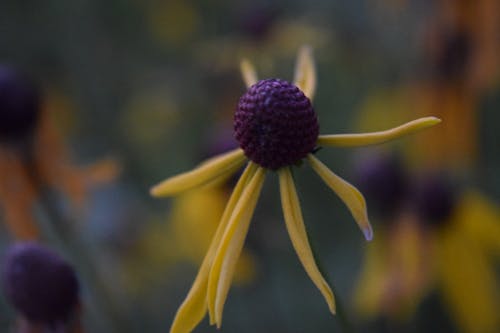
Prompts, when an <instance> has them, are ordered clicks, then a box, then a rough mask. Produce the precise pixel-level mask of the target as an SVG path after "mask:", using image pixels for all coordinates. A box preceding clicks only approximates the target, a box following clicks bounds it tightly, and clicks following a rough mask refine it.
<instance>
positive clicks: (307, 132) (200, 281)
mask: <svg viewBox="0 0 500 333" xmlns="http://www.w3.org/2000/svg"><path fill="white" fill-rule="evenodd" d="M241 70H242V74H243V78H244V81H245V83H246V85H247V87H248V90H247V92H246V93H245V94H244V95H243V96H242V97H241V98H240V101H239V104H238V108H237V110H236V113H235V118H234V127H235V137H236V139H237V140H238V141H239V143H240V148H238V149H235V150H233V151H230V152H228V153H225V154H222V155H219V156H217V157H214V158H211V159H209V160H207V161H205V162H204V163H202V164H201V165H200V166H198V167H197V168H196V169H194V170H192V171H189V172H186V173H183V174H180V175H177V176H174V177H172V178H169V179H167V180H165V181H163V182H161V183H160V184H158V185H156V186H154V187H153V188H152V189H151V194H152V195H154V196H172V195H176V194H178V193H181V192H184V191H186V190H189V189H192V188H195V187H198V186H201V185H205V184H208V183H211V182H214V181H218V180H219V179H220V178H223V177H228V176H230V175H232V174H234V173H235V172H236V171H237V170H239V169H240V168H241V167H242V166H243V165H244V164H245V163H246V162H247V161H248V163H247V166H246V168H245V170H244V172H243V174H242V176H241V177H240V179H239V181H238V183H237V184H236V187H235V189H234V191H233V193H232V195H231V197H230V198H229V201H228V203H227V205H226V209H225V211H224V214H223V216H222V218H221V221H220V223H219V226H218V228H217V231H216V232H215V235H214V237H213V239H212V242H211V244H210V247H209V249H208V252H207V254H206V256H205V259H204V260H203V263H202V265H201V267H200V270H199V272H198V275H197V277H196V279H195V281H194V284H193V286H192V287H191V290H190V292H189V294H188V296H187V298H186V299H185V301H184V303H183V304H182V305H181V307H180V308H179V310H178V312H177V315H176V317H175V319H174V322H173V324H172V327H171V332H173V333H175V332H190V331H192V330H193V329H194V328H195V327H196V325H197V324H198V323H199V322H200V321H201V320H202V319H203V317H204V316H205V314H206V313H207V311H208V313H209V316H210V323H211V324H216V325H217V327H220V325H221V322H222V312H223V308H224V303H225V301H226V298H227V294H228V292H229V288H230V285H231V281H232V277H233V274H234V270H235V267H236V262H237V260H238V257H239V255H240V252H241V249H242V247H243V243H244V240H245V237H246V234H247V231H248V228H249V225H250V220H251V218H252V215H253V212H254V209H255V206H256V204H257V200H258V198H259V194H260V191H261V189H262V185H263V183H264V179H265V175H266V172H267V170H268V169H270V170H275V171H277V173H278V176H279V183H280V193H281V202H282V208H283V214H284V217H285V224H286V227H287V230H288V233H289V235H290V239H291V241H292V244H293V246H294V248H295V250H296V252H297V255H298V257H299V259H300V261H301V262H302V264H303V266H304V268H305V270H306V272H307V274H308V275H309V277H310V278H311V280H312V281H313V283H314V284H315V285H316V287H317V288H318V289H319V290H320V292H321V293H322V294H323V297H324V298H325V301H326V303H327V304H328V307H329V309H330V311H331V312H332V313H335V301H334V296H333V292H332V290H331V288H330V286H329V285H328V283H327V282H326V281H325V279H324V277H323V276H322V274H321V272H320V270H319V269H318V267H317V265H316V262H315V260H314V257H313V253H312V250H311V247H310V245H309V241H308V239H307V232H306V228H305V225H304V222H303V219H302V213H301V209H300V205H299V199H298V196H297V192H296V189H295V185H294V181H293V178H292V170H291V168H292V166H293V165H296V164H297V163H299V162H300V161H302V160H303V159H306V160H307V161H308V162H309V164H310V165H311V167H312V168H313V170H315V171H316V173H317V174H318V175H319V176H320V177H321V178H322V179H323V180H324V181H325V183H326V184H327V185H328V186H329V187H330V188H331V189H332V190H333V191H334V192H336V193H337V195H338V196H339V197H340V198H341V199H342V200H343V201H344V203H345V204H346V206H347V207H348V209H349V210H350V212H351V214H352V215H353V217H354V219H355V220H356V222H357V223H358V225H359V227H360V228H361V230H362V231H363V233H364V235H365V237H366V239H368V240H370V239H371V238H372V236H373V235H372V229H371V226H370V223H369V221H368V216H367V212H366V204H365V200H364V198H363V195H362V194H361V193H360V192H359V191H358V190H357V189H356V188H355V187H353V186H352V185H350V184H349V183H347V182H346V181H345V180H343V179H342V178H340V177H339V176H337V175H336V174H334V173H333V172H332V171H330V170H329V169H328V168H327V167H326V166H325V165H324V164H323V163H322V162H320V160H318V159H317V158H316V157H315V156H314V152H315V148H316V147H317V146H318V145H320V146H336V147H353V146H364V145H371V144H378V143H382V142H385V141H388V140H392V139H395V138H397V137H400V136H402V135H405V134H409V133H413V132H415V131H418V130H421V129H424V128H427V127H430V126H433V125H435V124H437V123H439V122H440V120H439V119H437V118H434V117H426V118H421V119H417V120H414V121H412V122H409V123H407V124H404V125H401V126H399V127H396V128H393V129H390V130H387V131H382V132H373V133H364V134H339V135H319V125H318V122H317V117H316V114H315V112H314V110H313V108H312V105H311V99H312V98H313V95H314V91H315V87H316V73H315V68H314V61H313V59H312V52H311V50H310V48H308V47H303V48H301V49H300V51H299V54H298V59H297V64H296V69H295V78H294V81H293V82H294V83H293V84H291V83H289V82H286V81H284V80H280V79H267V80H261V81H258V80H257V75H256V72H255V70H254V68H253V66H252V65H251V64H250V62H248V61H247V60H243V61H242V63H241Z"/></svg>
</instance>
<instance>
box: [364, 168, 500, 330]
mask: <svg viewBox="0 0 500 333" xmlns="http://www.w3.org/2000/svg"><path fill="white" fill-rule="evenodd" d="M377 163H379V167H376V166H372V167H371V169H372V170H371V176H372V177H374V176H382V175H385V180H386V181H387V182H390V181H391V177H394V175H396V173H395V172H394V170H395V168H393V167H392V168H391V167H388V164H387V163H385V162H383V163H380V162H377ZM375 169H377V171H374V170H375ZM390 169H392V170H390ZM388 173H391V174H392V176H391V177H389V176H388ZM396 177H397V176H396ZM412 178H414V177H412ZM394 179H395V178H392V180H394ZM372 182H373V184H370V183H372ZM378 183H379V181H378V180H376V179H372V180H369V181H368V182H367V181H365V182H364V185H365V187H367V188H369V187H372V186H373V185H374V184H378ZM373 190H375V188H373ZM368 192H369V191H368ZM373 192H375V191H373ZM368 197H369V195H368ZM397 200H401V201H405V203H404V204H403V205H398V207H400V208H399V212H396V214H392V215H391V217H390V218H385V219H384V220H383V221H384V222H385V228H383V229H381V230H377V235H378V237H377V239H376V240H375V241H374V242H373V243H371V244H369V246H368V249H367V252H366V254H365V260H364V265H363V269H362V272H361V274H360V277H359V280H358V282H357V287H356V292H355V295H354V301H355V306H356V308H357V309H358V311H359V312H360V314H362V315H363V316H365V317H368V318H371V317H375V316H377V315H386V316H388V317H390V318H392V319H396V320H404V319H406V318H408V317H410V316H411V315H412V314H414V313H415V311H416V309H417V307H418V306H419V305H420V303H421V302H422V300H423V299H424V298H425V297H426V296H427V295H428V294H429V293H430V292H431V291H432V290H437V291H438V292H439V296H440V297H441V299H442V300H443V305H444V306H445V308H446V310H447V311H448V313H449V314H450V317H451V318H452V319H453V321H454V323H455V324H456V325H457V328H458V329H460V331H461V332H466V333H487V332H498V331H499V329H500V317H499V316H498V308H499V306H500V302H499V301H498V299H499V296H500V290H499V288H498V279H497V277H496V273H495V266H494V264H493V260H492V259H493V257H494V256H497V257H498V256H499V254H500V211H499V210H498V208H497V207H495V205H494V204H493V203H492V202H490V201H489V200H488V199H487V198H486V197H485V196H483V195H481V194H479V193H477V192H476V191H473V190H467V191H465V192H463V193H461V194H457V192H456V191H454V190H453V188H451V187H450V186H449V184H447V183H446V182H445V181H444V177H443V176H442V175H437V176H436V175H434V176H432V177H429V176H427V177H426V178H425V179H422V180H420V182H419V183H418V184H416V185H415V187H414V188H411V187H410V188H409V189H408V190H407V192H406V194H404V195H403V198H397ZM403 207H404V208H403ZM408 207H412V208H411V209H409V208H408Z"/></svg>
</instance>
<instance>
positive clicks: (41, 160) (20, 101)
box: [0, 65, 119, 240]
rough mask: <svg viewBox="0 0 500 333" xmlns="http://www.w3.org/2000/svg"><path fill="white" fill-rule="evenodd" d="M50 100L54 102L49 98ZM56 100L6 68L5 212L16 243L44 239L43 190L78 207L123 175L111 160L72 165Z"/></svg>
mask: <svg viewBox="0 0 500 333" xmlns="http://www.w3.org/2000/svg"><path fill="white" fill-rule="evenodd" d="M45 97H49V98H45ZM51 102H52V99H51V98H50V95H48V96H42V93H41V87H39V86H37V85H36V84H34V83H33V82H31V81H30V80H29V79H28V78H26V77H24V76H23V75H21V74H20V73H19V72H18V71H17V70H15V69H13V68H12V67H9V66H6V65H0V174H1V175H9V177H4V176H2V177H0V210H1V211H2V215H3V216H4V222H5V223H6V225H7V227H8V229H9V231H10V233H11V234H12V236H14V237H15V238H16V239H21V240H33V239H36V238H38V237H39V230H38V227H37V224H36V223H35V221H34V218H33V214H32V212H31V210H32V204H33V202H35V201H36V200H37V198H38V197H39V195H40V191H41V189H43V188H45V187H50V188H54V189H58V190H60V191H61V192H63V193H64V194H67V195H68V197H69V198H70V199H71V200H72V202H73V203H76V204H77V205H78V206H81V204H82V203H83V201H84V198H85V195H86V191H87V189H88V188H89V187H91V186H93V185H94V184H97V183H101V182H106V181H109V180H111V179H113V178H115V177H116V175H117V173H118V172H119V170H118V169H119V168H118V165H117V163H116V161H114V160H112V159H107V160H104V161H102V162H99V163H96V164H93V165H91V166H89V167H87V168H77V167H76V166H75V165H73V164H72V163H70V158H69V154H68V152H67V151H66V149H65V147H64V144H63V142H62V141H63V140H62V138H61V137H60V135H59V133H58V131H57V130H56V128H55V126H54V124H53V123H52V119H50V114H49V113H50V111H52V110H47V109H46V106H47V105H50V103H51Z"/></svg>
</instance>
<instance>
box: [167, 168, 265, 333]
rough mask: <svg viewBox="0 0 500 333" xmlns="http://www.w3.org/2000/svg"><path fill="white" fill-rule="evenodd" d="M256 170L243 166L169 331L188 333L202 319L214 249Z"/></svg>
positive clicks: (205, 307) (205, 310) (205, 309)
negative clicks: (194, 277)
mask: <svg viewBox="0 0 500 333" xmlns="http://www.w3.org/2000/svg"><path fill="white" fill-rule="evenodd" d="M255 171H256V165H255V164H253V163H249V165H248V166H247V167H246V168H245V171H244V172H243V174H242V175H241V177H240V179H239V180H238V183H237V184H236V187H235V188H234V190H233V193H232V194H231V197H230V198H229V201H228V203H227V205H226V208H225V210H224V213H223V215H222V218H221V221H220V223H219V226H218V227H217V230H216V232H215V235H214V237H213V239H212V241H211V243H210V247H209V248H208V251H207V254H206V255H205V258H204V259H203V262H202V264H201V267H200V269H199V271H198V275H197V276H196V279H195V281H194V283H193V286H192V287H191V290H190V291H189V293H188V295H187V297H186V299H185V300H184V302H183V303H182V305H181V306H180V307H179V310H177V314H176V315H175V319H174V322H173V324H172V327H171V328H170V333H188V332H191V331H192V330H193V329H194V328H195V327H196V326H197V325H198V324H199V322H200V321H201V320H202V319H203V317H204V316H205V314H206V313H207V285H208V275H209V273H210V268H211V266H212V262H213V258H214V256H215V251H216V250H217V248H218V246H219V243H220V240H221V238H222V235H223V233H224V230H225V229H226V226H227V222H228V220H229V216H230V215H231V213H232V211H233V210H234V206H235V205H236V202H237V201H238V200H239V198H240V196H241V193H242V191H243V189H244V187H245V185H246V184H247V183H248V180H249V178H251V177H252V176H253V174H254V173H255Z"/></svg>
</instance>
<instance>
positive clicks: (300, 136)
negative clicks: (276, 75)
mask: <svg viewBox="0 0 500 333" xmlns="http://www.w3.org/2000/svg"><path fill="white" fill-rule="evenodd" d="M234 134H235V137H236V139H237V140H238V142H239V143H240V147H241V149H243V151H244V152H245V155H246V156H247V157H248V158H249V159H250V160H252V161H253V162H255V163H257V164H259V165H260V166H262V167H264V168H268V169H271V170H277V169H279V168H281V167H284V166H288V165H292V164H294V163H297V162H298V161H300V160H302V159H303V158H304V157H306V156H307V154H309V153H310V152H311V151H312V150H313V149H314V147H315V146H316V140H317V138H318V134H319V124H318V118H317V117H316V113H315V112H314V110H313V108H312V105H311V101H310V100H309V98H307V97H306V95H304V93H303V92H302V91H301V90H300V89H299V88H298V87H297V86H295V85H294V84H291V83H289V82H286V81H283V80H280V79H267V80H261V81H259V82H257V83H256V84H254V85H252V86H251V87H250V88H249V89H248V90H247V92H246V93H245V94H244V95H243V96H242V97H241V98H240V101H239V103H238V108H237V109H236V113H235V115H234Z"/></svg>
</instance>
